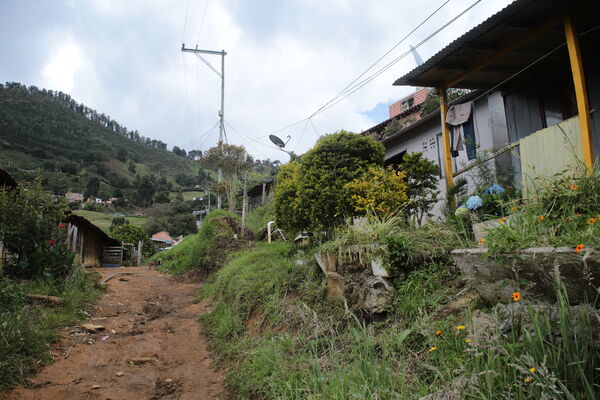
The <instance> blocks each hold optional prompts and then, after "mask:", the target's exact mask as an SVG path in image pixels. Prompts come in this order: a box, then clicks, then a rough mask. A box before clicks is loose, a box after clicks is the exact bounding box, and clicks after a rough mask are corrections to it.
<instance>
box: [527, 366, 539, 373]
mask: <svg viewBox="0 0 600 400" xmlns="http://www.w3.org/2000/svg"><path fill="white" fill-rule="evenodd" d="M535 371H537V369H535V368H533V367H532V368H529V372H531V373H532V374H534V373H535Z"/></svg>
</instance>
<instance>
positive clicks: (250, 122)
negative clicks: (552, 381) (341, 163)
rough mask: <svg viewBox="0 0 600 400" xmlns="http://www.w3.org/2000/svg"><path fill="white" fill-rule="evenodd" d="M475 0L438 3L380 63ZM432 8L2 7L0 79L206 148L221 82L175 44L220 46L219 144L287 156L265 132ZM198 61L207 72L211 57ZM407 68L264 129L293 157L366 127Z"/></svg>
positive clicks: (396, 93) (270, 4)
mask: <svg viewBox="0 0 600 400" xmlns="http://www.w3.org/2000/svg"><path fill="white" fill-rule="evenodd" d="M475 1H476V0H450V1H449V3H448V4H446V5H445V6H444V7H443V8H442V9H441V10H440V11H439V12H438V13H437V14H436V15H435V16H434V17H433V18H431V19H430V20H429V21H428V22H427V23H425V24H424V25H423V26H422V27H421V28H420V29H419V30H417V31H416V32H415V33H414V35H412V36H411V37H410V38H409V39H407V40H406V41H404V42H402V43H401V44H400V45H399V46H398V47H397V48H396V49H394V51H392V52H391V53H390V55H389V56H387V57H386V58H385V59H384V60H383V61H382V62H381V63H380V64H379V66H384V65H385V64H387V63H389V62H390V61H391V60H393V59H395V58H397V57H399V56H400V55H402V54H403V53H405V52H406V51H407V50H408V49H409V45H410V44H412V45H416V44H417V43H419V42H420V41H421V40H423V39H424V38H425V37H427V36H428V35H430V34H431V33H432V32H433V31H435V30H436V29H437V28H438V27H439V26H441V25H443V24H444V23H446V22H447V21H449V20H451V19H452V18H453V17H454V16H456V15H458V14H459V13H460V12H462V11H463V10H465V9H466V8H467V7H469V6H470V5H471V4H473V3H474V2H475ZM444 2H445V0H410V1H408V0H389V1H388V0H370V1H365V0H362V1H360V0H287V1H286V0H271V1H266V0H220V1H219V0H189V1H188V0H37V1H27V0H1V1H0V16H2V22H1V23H0V38H1V39H0V54H1V60H2V61H1V62H0V81H1V82H7V81H16V82H21V83H24V84H26V85H36V86H38V87H43V88H48V89H54V90H62V91H64V92H67V93H69V94H70V95H71V96H72V97H73V98H74V99H75V100H77V101H79V102H82V103H84V104H86V105H87V106H89V107H91V108H94V109H96V110H97V111H98V112H104V113H106V114H109V115H110V116H111V117H112V118H113V119H115V120H117V121H118V122H119V123H120V124H122V125H125V126H127V127H128V128H129V129H137V130H138V131H140V132H141V133H142V134H143V135H145V136H148V137H151V138H153V139H160V140H162V141H165V142H167V143H168V145H169V148H171V147H172V146H180V147H183V148H185V149H186V150H191V149H201V150H205V149H207V148H208V147H211V146H213V145H214V144H215V143H216V142H217V140H218V130H217V129H214V130H213V131H212V133H211V134H205V133H206V132H209V131H210V129H211V127H213V126H215V124H216V122H217V120H218V115H217V111H218V109H219V101H220V79H219V77H218V76H217V75H216V74H215V73H214V72H212V71H211V70H210V69H209V68H208V67H207V66H206V65H204V64H203V63H202V61H201V60H199V59H198V58H196V57H195V56H194V55H193V54H189V53H185V54H183V53H182V52H181V43H182V41H183V42H185V44H186V47H188V46H189V47H195V46H196V44H197V45H198V46H199V48H202V49H212V50H220V49H225V50H226V51H227V53H228V54H227V56H226V57H225V77H226V78H225V88H226V89H225V119H226V121H227V123H228V124H229V125H230V126H231V127H229V126H227V138H228V141H229V142H230V143H235V144H244V145H245V146H246V148H247V149H248V151H249V152H250V153H251V154H252V155H253V156H255V157H257V158H260V159H265V158H267V157H268V158H271V159H279V160H282V161H287V159H288V157H287V155H285V154H283V153H281V152H280V151H278V150H276V149H274V147H273V146H272V145H271V143H270V142H269V140H268V138H266V135H268V134H269V133H271V132H273V131H276V130H278V129H280V128H282V127H284V126H286V125H289V124H292V123H294V122H297V121H299V120H302V119H304V118H307V117H308V116H310V115H311V114H312V113H313V112H314V111H316V110H317V109H319V108H320V107H321V106H322V105H323V104H325V103H326V102H327V101H328V100H330V99H331V98H333V97H334V96H335V95H336V94H337V93H338V92H339V91H340V90H341V89H343V88H344V87H345V86H346V85H347V84H349V83H350V82H351V81H352V80H353V79H354V78H356V77H357V76H358V75H359V74H360V73H361V72H363V71H364V70H365V69H366V68H367V67H368V66H370V65H371V64H372V63H373V62H374V61H375V60H377V59H378V58H379V57H380V56H382V55H383V54H384V53H385V52H386V51H388V50H389V49H390V48H391V47H392V46H394V45H395V44H396V43H397V42H398V41H399V40H400V39H401V38H402V37H403V36H404V35H406V34H407V33H408V32H409V31H411V30H412V29H413V28H414V27H416V26H417V25H418V24H419V22H421V21H422V20H423V19H425V18H426V17H427V16H428V15H429V14H431V13H432V12H433V11H434V10H435V9H437V8H438V7H439V6H441V5H442V4H443V3H444ZM510 2H511V1H510V0H481V1H480V2H479V3H478V4H477V5H476V6H475V7H473V8H472V9H471V10H470V11H468V12H467V13H466V14H465V15H464V16H462V17H461V18H460V19H458V20H457V21H455V22H454V23H453V24H451V25H450V26H449V27H448V28H446V29H445V30H443V31H442V32H440V33H439V34H438V35H436V36H435V37H433V38H432V39H431V40H429V41H427V42H426V43H425V44H423V45H422V46H421V47H419V48H418V52H419V53H420V55H421V57H422V58H423V60H427V59H428V58H429V57H431V56H432V55H433V54H435V53H436V52H437V51H439V50H440V49H442V48H443V47H444V46H445V45H447V44H448V43H450V42H451V41H452V40H454V39H455V38H457V37H458V36H460V35H461V34H463V33H464V32H466V31H467V30H469V29H470V28H472V27H473V26H475V25H477V24H479V23H480V22H481V21H483V20H484V19H485V18H487V17H489V16H490V15H492V14H493V13H495V12H497V11H498V10H500V9H502V8H503V7H505V6H506V5H507V4H509V3H510ZM186 10H187V12H186ZM207 59H208V60H209V61H210V62H211V63H212V64H213V65H214V66H215V67H216V68H217V69H220V57H218V56H207ZM415 67H416V64H415V60H414V58H413V57H412V56H411V55H409V56H408V57H405V58H403V59H402V60H400V61H399V62H398V63H396V64H394V65H393V66H392V67H391V68H389V69H388V70H387V71H386V72H384V73H382V74H381V75H379V76H378V77H377V78H375V79H374V80H373V81H372V82H370V83H369V84H368V85H366V86H365V87H364V88H362V89H361V90H359V91H357V92H356V93H354V94H353V95H352V96H350V97H348V98H347V99H345V100H343V101H341V102H340V103H339V104H337V105H335V106H334V107H332V108H330V109H329V110H327V111H326V112H324V113H322V114H319V115H317V116H315V117H314V118H313V119H312V122H313V123H314V127H313V125H312V124H307V123H306V122H303V123H300V124H298V125H296V126H294V127H292V128H290V129H287V130H283V131H281V132H278V133H277V135H279V136H280V137H282V138H284V139H285V137H286V136H287V135H290V136H291V141H290V142H289V144H288V148H289V149H290V150H294V151H296V152H297V153H303V152H305V151H306V150H307V149H309V148H310V147H312V145H313V144H314V142H315V140H316V139H317V138H318V134H320V135H323V134H325V133H331V132H334V131H338V130H340V129H346V130H350V131H355V132H360V131H362V130H364V129H366V128H368V127H370V126H372V125H374V124H377V123H379V122H381V121H383V120H385V119H387V117H388V115H387V106H388V104H391V103H393V102H394V101H396V100H398V99H399V98H401V97H403V96H405V95H407V94H409V93H410V92H411V91H413V90H414V89H413V88H408V87H395V86H392V83H393V81H394V80H395V79H396V78H398V77H400V76H402V75H404V74H405V73H407V72H409V71H410V70H412V69H413V68H415ZM376 69H377V68H376ZM376 69H375V70H376ZM234 128H235V130H234ZM236 130H238V131H240V132H241V133H239V132H237V131H236ZM249 139H253V140H254V141H250V140H249Z"/></svg>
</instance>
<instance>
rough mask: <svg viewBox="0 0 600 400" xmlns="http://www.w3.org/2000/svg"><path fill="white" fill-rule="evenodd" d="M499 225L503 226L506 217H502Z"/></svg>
mask: <svg viewBox="0 0 600 400" xmlns="http://www.w3.org/2000/svg"><path fill="white" fill-rule="evenodd" d="M498 222H499V223H501V224H503V223H505V222H506V217H502V218H500V219H499V220H498Z"/></svg>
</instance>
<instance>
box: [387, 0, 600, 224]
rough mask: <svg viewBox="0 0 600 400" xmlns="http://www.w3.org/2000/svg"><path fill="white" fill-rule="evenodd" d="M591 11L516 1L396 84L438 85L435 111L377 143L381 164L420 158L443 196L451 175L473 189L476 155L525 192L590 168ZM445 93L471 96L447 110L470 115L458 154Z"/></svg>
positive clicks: (599, 83) (597, 35)
mask: <svg viewBox="0 0 600 400" xmlns="http://www.w3.org/2000/svg"><path fill="white" fill-rule="evenodd" d="M599 12H600V3H599V2H597V1H592V0H581V1H568V0H544V1H541V0H517V1H515V2H513V3H512V4H510V5H509V6H507V7H505V8H504V9H503V10H501V11H499V12H498V13H496V14H494V15H493V16H491V17H490V18H488V19H487V20H486V21H484V22H482V23H481V24H480V25H478V26H476V27H475V28H473V29H471V30H470V31H469V32H467V33H465V34H464V35H462V36H461V37H460V38H458V39H456V40H455V41H454V42H452V43H450V44H449V45H448V46H446V47H445V48H444V49H442V50H440V51H439V52H438V53H437V54H435V55H434V56H433V57H431V58H430V59H429V60H427V61H426V62H425V63H423V64H422V65H420V66H419V67H417V68H415V69H414V70H413V71H411V72H409V73H407V74H406V75H404V76H402V77H401V78H399V79H397V80H396V82H395V83H394V85H410V86H416V87H431V88H436V89H437V90H438V93H439V94H440V98H441V112H440V111H438V112H436V113H433V114H431V115H429V116H427V117H425V118H422V119H421V120H419V121H417V122H416V123H414V124H413V125H411V126H409V127H406V128H404V129H402V130H401V131H399V132H398V133H396V134H395V135H393V136H391V137H388V138H385V139H383V144H384V145H385V148H386V156H385V158H386V162H388V163H394V162H398V161H399V160H400V158H401V156H402V154H403V153H404V152H407V151H409V152H412V151H424V153H425V155H426V156H427V157H428V158H430V159H432V160H434V161H435V162H436V163H438V164H439V165H440V167H441V174H440V191H441V193H442V195H444V194H445V192H446V188H448V187H451V186H453V185H454V183H455V180H456V179H457V178H461V177H465V178H467V181H469V180H470V181H471V182H472V180H473V179H474V174H473V168H474V167H475V166H477V165H479V163H480V162H481V160H479V158H481V157H484V159H485V158H490V159H491V160H493V161H490V163H492V164H493V168H494V169H495V171H496V172H498V173H510V174H511V175H512V176H513V178H514V180H515V182H516V185H517V186H518V187H520V188H522V189H523V191H524V194H525V195H527V192H528V191H529V190H531V188H532V186H533V185H534V182H535V178H536V177H537V176H539V175H543V176H551V175H553V174H554V173H556V172H560V171H563V170H574V169H576V168H579V165H584V166H585V167H586V168H591V167H592V165H593V162H594V160H595V159H596V157H595V156H594V154H598V151H599V150H600V117H597V116H596V115H595V110H597V109H598V108H599V107H600V68H599V66H600V65H599V64H600V61H598V58H597V57H595V52H596V51H595V50H596V49H597V48H598V44H599V42H600V28H599V27H598V24H597V21H596V19H597V18H596V17H595V16H596V15H598V14H599ZM448 88H461V89H471V90H473V92H471V93H470V94H468V95H467V96H466V97H463V98H462V99H461V100H459V101H458V103H460V104H461V105H460V106H458V107H455V108H454V110H457V109H464V110H467V109H468V110H470V114H469V120H468V122H469V123H470V124H472V128H473V131H474V132H473V133H471V135H474V139H475V140H465V137H464V136H462V142H463V143H462V144H463V148H458V149H457V148H455V147H456V146H455V145H456V141H453V140H452V137H453V132H451V128H450V126H449V125H448V124H447V122H448V119H449V118H450V117H452V115H451V114H452V113H448V109H449V106H451V105H449V104H448V102H447V89H448ZM469 102H470V103H469ZM455 106H456V105H455ZM452 130H453V131H454V132H457V131H456V129H454V128H453V129H452ZM464 132H466V131H464ZM457 137H458V135H457ZM469 142H470V143H469ZM465 144H468V145H465ZM419 145H420V148H419ZM485 150H487V151H488V152H487V153H486V152H485ZM578 160H581V163H580V162H579V161H578ZM449 200H450V201H452V200H453V199H452V198H451V199H449ZM436 209H437V215H440V210H441V204H440V205H438V206H437V207H436Z"/></svg>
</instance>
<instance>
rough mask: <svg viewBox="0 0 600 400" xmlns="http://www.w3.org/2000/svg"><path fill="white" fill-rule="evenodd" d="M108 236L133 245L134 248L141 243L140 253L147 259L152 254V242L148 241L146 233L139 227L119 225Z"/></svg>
mask: <svg viewBox="0 0 600 400" xmlns="http://www.w3.org/2000/svg"><path fill="white" fill-rule="evenodd" d="M110 236H111V237H113V238H115V239H117V240H120V241H121V242H124V243H131V244H134V245H135V246H136V247H137V245H138V243H139V242H140V241H142V242H143V244H142V253H143V254H144V256H146V257H148V256H150V255H152V253H154V246H153V244H152V240H150V238H149V237H148V235H147V234H146V231H144V229H142V228H140V227H139V226H135V225H131V224H123V225H119V226H117V227H116V228H114V229H113V230H112V231H111V232H110Z"/></svg>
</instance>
